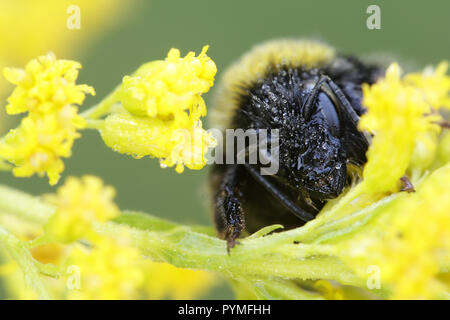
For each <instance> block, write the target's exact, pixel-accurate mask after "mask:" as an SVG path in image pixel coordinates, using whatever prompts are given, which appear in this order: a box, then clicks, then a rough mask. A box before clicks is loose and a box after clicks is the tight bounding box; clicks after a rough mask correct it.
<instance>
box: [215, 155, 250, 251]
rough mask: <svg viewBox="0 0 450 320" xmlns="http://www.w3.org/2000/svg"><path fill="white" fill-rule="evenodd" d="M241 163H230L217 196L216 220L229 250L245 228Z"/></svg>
mask: <svg viewBox="0 0 450 320" xmlns="http://www.w3.org/2000/svg"><path fill="white" fill-rule="evenodd" d="M240 170H241V166H240V165H236V164H234V165H228V166H227V168H226V169H225V172H224V174H223V178H222V182H221V184H220V186H219V189H218V191H217V193H216V196H215V204H214V220H215V224H216V227H217V230H218V231H219V235H220V237H221V238H223V239H225V240H226V241H227V250H228V252H229V251H230V248H233V247H234V246H235V244H236V243H237V241H236V239H237V238H238V237H239V235H240V234H241V231H242V230H243V229H244V228H245V221H244V212H243V210H242V205H241V192H240V190H239V184H240V183H239V182H240V180H239V179H240V175H239V172H240Z"/></svg>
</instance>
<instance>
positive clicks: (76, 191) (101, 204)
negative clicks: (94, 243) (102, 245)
mask: <svg viewBox="0 0 450 320" xmlns="http://www.w3.org/2000/svg"><path fill="white" fill-rule="evenodd" d="M114 196H115V190H114V188H112V187H110V186H105V185H103V182H102V181H101V180H100V179H99V178H97V177H93V176H84V177H83V178H81V179H77V178H73V177H69V178H68V179H67V181H66V182H65V184H64V185H63V186H62V187H60V188H59V189H58V191H57V193H56V194H55V195H48V196H47V197H46V200H47V201H48V202H50V203H51V204H53V205H55V206H56V212H55V214H54V215H53V216H52V217H51V218H50V220H49V222H48V223H47V225H46V232H47V234H48V236H50V237H51V238H54V239H55V240H58V241H61V242H71V241H74V240H77V239H80V238H82V237H83V236H88V234H89V232H90V231H91V230H92V224H93V222H95V221H99V222H104V221H107V220H110V219H113V218H115V217H116V216H117V215H118V214H119V209H118V207H117V206H116V205H115V204H114V202H113V199H114Z"/></svg>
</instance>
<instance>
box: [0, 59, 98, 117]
mask: <svg viewBox="0 0 450 320" xmlns="http://www.w3.org/2000/svg"><path fill="white" fill-rule="evenodd" d="M80 68H81V64H80V63H78V62H76V61H70V60H57V59H56V57H55V55H54V54H53V53H49V54H47V55H45V56H40V57H38V58H36V59H33V60H31V61H30V62H29V63H28V64H27V65H26V66H25V69H24V70H23V69H15V68H5V69H4V70H3V73H4V76H5V78H6V79H7V80H8V81H9V82H11V83H13V84H15V85H16V88H15V89H14V91H13V92H12V94H11V95H10V96H9V98H8V106H7V107H6V110H7V112H8V113H9V114H17V113H22V112H26V111H30V112H41V113H47V112H49V111H52V110H59V109H61V108H63V107H64V106H66V105H72V104H78V105H80V104H81V103H83V101H84V99H85V97H86V94H91V95H95V91H94V89H93V88H92V87H90V86H88V85H77V84H76V83H75V82H76V80H77V77H78V69H80Z"/></svg>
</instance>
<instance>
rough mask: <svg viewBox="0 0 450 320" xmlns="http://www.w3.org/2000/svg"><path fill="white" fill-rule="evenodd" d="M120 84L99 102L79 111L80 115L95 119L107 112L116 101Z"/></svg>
mask: <svg viewBox="0 0 450 320" xmlns="http://www.w3.org/2000/svg"><path fill="white" fill-rule="evenodd" d="M119 88H120V85H118V86H117V87H116V88H114V90H113V91H112V92H111V93H110V94H109V95H107V96H106V98H104V99H103V100H102V101H101V102H100V103H98V104H96V105H95V106H93V107H91V108H89V109H88V110H86V111H84V112H82V113H81V116H82V117H84V118H85V119H91V120H96V119H99V118H100V117H102V116H104V115H105V114H107V113H108V112H109V111H110V109H111V107H112V106H113V105H114V104H115V103H117V102H118V97H117V91H118V90H119Z"/></svg>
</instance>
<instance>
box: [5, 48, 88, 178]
mask: <svg viewBox="0 0 450 320" xmlns="http://www.w3.org/2000/svg"><path fill="white" fill-rule="evenodd" d="M79 68H81V65H80V64H79V63H78V62H75V61H68V60H57V59H56V57H55V56H54V55H53V54H51V53H50V54H47V55H46V56H41V57H38V58H37V59H34V60H32V61H30V62H29V63H28V64H27V65H26V67H25V70H22V69H11V68H6V69H5V71H4V75H5V77H6V79H7V80H8V81H10V82H11V83H13V84H15V85H16V88H15V89H14V91H13V93H12V94H11V96H10V97H9V98H8V102H9V104H8V106H7V107H6V110H7V112H8V113H9V114H18V113H23V112H28V115H27V116H26V117H25V118H24V119H22V122H21V125H20V126H19V127H18V128H17V129H12V130H10V132H9V133H8V134H7V135H6V137H5V138H4V140H3V141H2V142H1V143H0V157H2V158H5V159H7V160H8V161H9V162H11V163H13V164H14V165H15V168H14V169H13V173H14V175H16V176H18V177H29V176H31V175H33V174H34V173H38V174H39V175H43V174H44V173H46V174H47V175H48V177H49V180H50V184H51V185H54V184H56V183H57V182H58V180H59V178H60V174H61V172H62V171H63V170H64V163H63V161H62V160H61V158H62V157H70V155H71V149H72V145H73V142H74V140H75V139H76V138H78V137H79V136H80V134H79V133H78V132H77V130H79V129H82V128H84V127H85V121H84V119H83V118H82V117H80V116H78V114H77V112H78V108H77V106H76V104H78V105H79V104H81V103H83V100H84V98H85V96H86V93H90V94H92V95H94V94H95V91H94V89H93V88H92V87H89V86H87V85H76V84H75V81H76V79H77V77H78V69H79Z"/></svg>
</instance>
